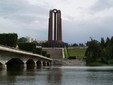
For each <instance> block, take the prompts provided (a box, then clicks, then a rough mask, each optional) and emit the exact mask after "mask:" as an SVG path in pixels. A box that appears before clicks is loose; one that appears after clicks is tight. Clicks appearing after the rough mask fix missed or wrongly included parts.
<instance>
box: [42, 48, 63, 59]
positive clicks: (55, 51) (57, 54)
mask: <svg viewBox="0 0 113 85" xmlns="http://www.w3.org/2000/svg"><path fill="white" fill-rule="evenodd" d="M42 49H43V50H45V51H47V53H49V54H50V56H51V58H53V59H63V52H62V48H42Z"/></svg>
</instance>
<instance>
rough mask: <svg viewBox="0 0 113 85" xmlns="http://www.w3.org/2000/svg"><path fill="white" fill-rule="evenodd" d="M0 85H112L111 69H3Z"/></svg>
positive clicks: (112, 68) (112, 74)
mask: <svg viewBox="0 0 113 85" xmlns="http://www.w3.org/2000/svg"><path fill="white" fill-rule="evenodd" d="M0 85H113V67H67V66H63V67H42V68H34V69H31V68H30V69H28V68H24V69H8V70H4V69H3V70H0Z"/></svg>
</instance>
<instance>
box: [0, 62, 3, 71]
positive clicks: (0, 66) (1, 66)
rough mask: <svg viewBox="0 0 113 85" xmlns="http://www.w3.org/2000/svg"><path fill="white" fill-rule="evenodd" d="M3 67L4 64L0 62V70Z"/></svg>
mask: <svg viewBox="0 0 113 85" xmlns="http://www.w3.org/2000/svg"><path fill="white" fill-rule="evenodd" d="M2 68H3V64H2V63H1V62H0V70H1V69H2Z"/></svg>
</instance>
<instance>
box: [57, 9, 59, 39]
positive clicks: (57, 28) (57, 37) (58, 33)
mask: <svg viewBox="0 0 113 85" xmlns="http://www.w3.org/2000/svg"><path fill="white" fill-rule="evenodd" d="M59 31H60V13H59V10H58V13H57V41H59V37H60V35H59Z"/></svg>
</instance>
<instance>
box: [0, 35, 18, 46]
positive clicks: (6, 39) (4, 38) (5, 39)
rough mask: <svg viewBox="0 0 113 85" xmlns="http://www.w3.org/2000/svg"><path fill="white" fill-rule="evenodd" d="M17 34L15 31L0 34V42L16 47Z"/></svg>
mask: <svg viewBox="0 0 113 85" xmlns="http://www.w3.org/2000/svg"><path fill="white" fill-rule="evenodd" d="M17 39H18V35H17V34H16V33H2V34H0V44H2V45H5V46H10V47H16V45H17Z"/></svg>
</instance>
